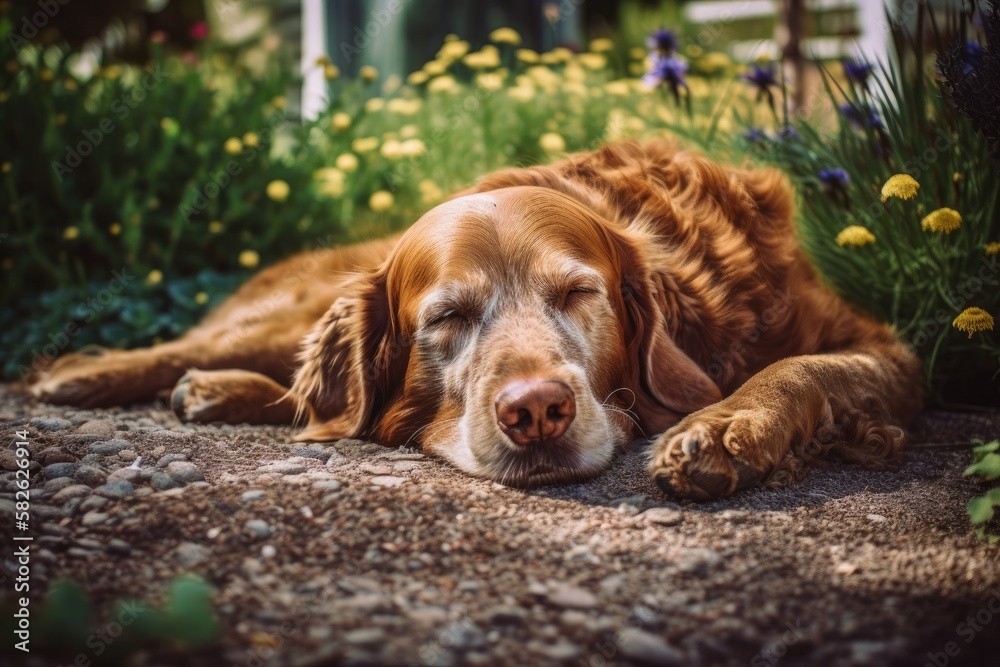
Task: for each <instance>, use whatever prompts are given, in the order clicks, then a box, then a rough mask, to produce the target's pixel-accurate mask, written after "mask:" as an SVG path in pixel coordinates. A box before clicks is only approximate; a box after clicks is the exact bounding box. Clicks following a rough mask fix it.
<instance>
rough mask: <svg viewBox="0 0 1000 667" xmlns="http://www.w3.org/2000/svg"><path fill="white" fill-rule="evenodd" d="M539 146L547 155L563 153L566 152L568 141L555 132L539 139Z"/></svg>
mask: <svg viewBox="0 0 1000 667" xmlns="http://www.w3.org/2000/svg"><path fill="white" fill-rule="evenodd" d="M538 145H539V146H541V147H542V150H543V151H545V152H546V153H562V152H563V151H564V150H566V140H565V139H563V138H562V135H559V134H556V133H555V132H546V133H545V134H543V135H542V136H541V137H539V139H538Z"/></svg>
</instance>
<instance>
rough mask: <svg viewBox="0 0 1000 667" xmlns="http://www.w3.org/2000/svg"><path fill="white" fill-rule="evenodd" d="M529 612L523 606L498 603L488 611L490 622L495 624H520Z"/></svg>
mask: <svg viewBox="0 0 1000 667" xmlns="http://www.w3.org/2000/svg"><path fill="white" fill-rule="evenodd" d="M530 615H531V614H530V613H529V612H528V610H527V609H525V608H524V607H516V606H514V605H498V606H496V607H493V609H491V610H490V612H489V619H490V622H491V623H496V624H497V625H520V624H521V623H523V622H524V621H525V620H526V619H527V618H528V616H530Z"/></svg>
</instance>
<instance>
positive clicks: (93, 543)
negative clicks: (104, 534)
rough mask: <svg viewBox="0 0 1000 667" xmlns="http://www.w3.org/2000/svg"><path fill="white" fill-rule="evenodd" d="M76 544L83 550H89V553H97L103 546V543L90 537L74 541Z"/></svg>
mask: <svg viewBox="0 0 1000 667" xmlns="http://www.w3.org/2000/svg"><path fill="white" fill-rule="evenodd" d="M76 543H77V545H79V546H81V547H83V548H84V549H90V550H91V551H98V550H100V549H101V547H103V546H104V543H103V542H101V541H100V540H95V539H93V538H90V537H81V538H80V539H78V540H77V541H76Z"/></svg>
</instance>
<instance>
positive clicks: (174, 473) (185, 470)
mask: <svg viewBox="0 0 1000 667" xmlns="http://www.w3.org/2000/svg"><path fill="white" fill-rule="evenodd" d="M166 473H167V474H168V475H170V476H171V477H173V478H174V479H176V480H177V481H178V482H181V483H183V484H190V483H192V482H202V481H204V480H205V476H204V475H202V474H201V470H200V469H199V468H198V466H196V465H195V464H193V463H190V462H188V461H173V462H171V463H169V464H167V470H166Z"/></svg>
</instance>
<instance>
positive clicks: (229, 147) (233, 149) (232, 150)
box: [223, 137, 243, 155]
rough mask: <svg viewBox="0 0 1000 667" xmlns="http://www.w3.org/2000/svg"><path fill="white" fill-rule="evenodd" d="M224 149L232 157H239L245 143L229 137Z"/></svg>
mask: <svg viewBox="0 0 1000 667" xmlns="http://www.w3.org/2000/svg"><path fill="white" fill-rule="evenodd" d="M223 148H225V149H226V152H227V153H229V154H230V155H239V154H240V151H241V150H243V142H242V141H240V140H239V139H238V138H237V137H229V138H228V139H226V143H225V144H223Z"/></svg>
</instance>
